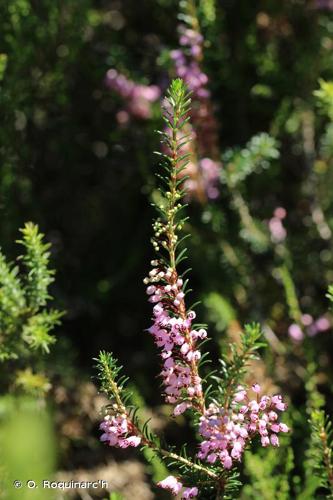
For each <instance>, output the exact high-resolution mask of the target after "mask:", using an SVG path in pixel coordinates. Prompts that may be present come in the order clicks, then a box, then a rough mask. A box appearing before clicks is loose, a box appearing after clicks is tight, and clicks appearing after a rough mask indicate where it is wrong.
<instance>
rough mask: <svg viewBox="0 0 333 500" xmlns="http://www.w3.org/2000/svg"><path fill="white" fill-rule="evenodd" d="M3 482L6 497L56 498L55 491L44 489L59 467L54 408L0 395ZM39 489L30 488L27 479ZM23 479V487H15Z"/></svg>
mask: <svg viewBox="0 0 333 500" xmlns="http://www.w3.org/2000/svg"><path fill="white" fill-rule="evenodd" d="M0 446H1V450H2V453H1V457H0V484H1V499H4V500H52V499H53V498H54V491H52V489H49V488H43V487H42V484H43V481H44V480H49V481H52V480H53V477H54V472H55V467H56V437H55V432H54V425H53V422H52V417H51V414H50V411H49V410H48V409H47V408H43V407H41V405H40V404H38V403H37V402H36V399H34V398H27V397H22V396H21V397H9V396H7V397H1V398H0ZM31 480H32V481H35V483H36V488H28V487H27V486H26V484H27V481H31ZM14 481H21V483H22V487H21V488H14Z"/></svg>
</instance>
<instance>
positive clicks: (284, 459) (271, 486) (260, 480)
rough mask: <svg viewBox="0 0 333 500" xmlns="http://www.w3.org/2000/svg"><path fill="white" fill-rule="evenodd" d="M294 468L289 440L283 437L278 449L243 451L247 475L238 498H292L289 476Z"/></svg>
mask: <svg viewBox="0 0 333 500" xmlns="http://www.w3.org/2000/svg"><path fill="white" fill-rule="evenodd" d="M293 468H294V456H293V450H292V448H291V440H290V439H288V437H285V438H284V440H283V444H282V446H281V447H280V448H279V449H274V448H273V449H272V448H268V449H258V450H256V452H255V453H254V452H250V451H247V452H246V453H245V474H246V475H247V476H248V481H246V484H245V486H244V487H243V489H242V492H241V495H240V498H242V499H244V500H245V499H246V500H256V499H257V498H260V499H262V500H289V499H290V498H292V491H291V488H290V476H291V472H292V471H293Z"/></svg>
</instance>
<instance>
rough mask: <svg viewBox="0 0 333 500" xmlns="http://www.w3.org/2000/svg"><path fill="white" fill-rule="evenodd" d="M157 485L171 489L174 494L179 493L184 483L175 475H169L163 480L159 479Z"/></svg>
mask: <svg viewBox="0 0 333 500" xmlns="http://www.w3.org/2000/svg"><path fill="white" fill-rule="evenodd" d="M157 486H159V487H160V488H163V489H164V490H168V491H171V493H172V494H173V495H178V493H179V492H180V490H181V489H182V487H183V485H182V483H181V482H180V481H178V479H177V478H175V477H174V476H168V477H166V478H165V479H163V481H159V482H158V483H157Z"/></svg>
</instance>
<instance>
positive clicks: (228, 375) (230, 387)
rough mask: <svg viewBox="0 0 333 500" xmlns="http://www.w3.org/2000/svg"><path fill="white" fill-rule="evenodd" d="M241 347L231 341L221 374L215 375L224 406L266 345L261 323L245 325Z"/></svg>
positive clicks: (219, 395) (229, 400)
mask: <svg viewBox="0 0 333 500" xmlns="http://www.w3.org/2000/svg"><path fill="white" fill-rule="evenodd" d="M240 341H241V342H240V347H239V348H238V347H237V345H236V344H235V343H230V344H229V346H228V350H229V351H230V352H227V350H226V352H225V355H224V357H223V359H222V360H221V375H219V376H215V375H214V377H213V378H214V379H215V381H216V382H217V383H218V389H217V390H218V399H219V401H220V402H221V405H222V406H223V407H224V408H228V407H229V405H230V402H231V399H232V397H233V395H234V393H235V392H236V389H237V386H238V385H239V384H241V383H242V380H243V378H244V375H245V374H246V370H247V365H248V363H249V361H250V360H253V359H258V350H259V349H260V348H261V347H263V346H265V345H266V344H265V342H263V341H262V331H261V328H260V325H258V324H256V323H253V324H249V325H245V330H244V332H243V333H241V336H240Z"/></svg>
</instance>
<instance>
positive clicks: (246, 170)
mask: <svg viewBox="0 0 333 500" xmlns="http://www.w3.org/2000/svg"><path fill="white" fill-rule="evenodd" d="M277 146H278V144H277V142H276V140H275V139H274V138H273V137H271V136H269V135H268V134H266V133H262V134H258V135H256V136H254V137H252V139H251V140H250V141H249V142H248V143H247V144H246V146H245V148H244V149H241V150H239V149H238V150H237V149H233V150H232V149H230V150H228V151H226V152H225V154H224V158H223V159H224V163H225V168H223V169H222V170H221V179H222V181H223V182H225V183H226V184H227V185H228V187H229V188H230V189H232V188H234V187H235V186H236V185H237V184H238V183H240V182H242V181H244V180H245V179H246V177H247V176H248V175H250V174H252V173H255V172H260V171H261V170H263V169H266V168H268V167H269V166H270V163H271V162H272V161H273V160H276V159H278V158H279V155H280V154H279V150H278V149H277Z"/></svg>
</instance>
